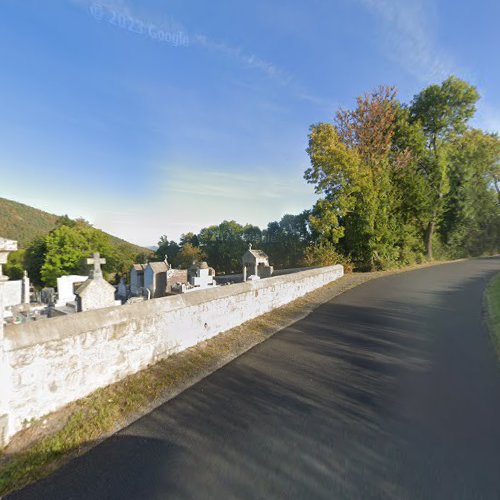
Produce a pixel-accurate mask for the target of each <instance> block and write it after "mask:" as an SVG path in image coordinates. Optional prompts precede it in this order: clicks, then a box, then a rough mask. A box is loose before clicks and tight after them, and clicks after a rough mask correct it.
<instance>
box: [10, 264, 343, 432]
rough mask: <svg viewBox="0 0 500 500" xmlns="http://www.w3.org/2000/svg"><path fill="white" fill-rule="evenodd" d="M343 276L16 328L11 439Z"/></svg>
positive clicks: (301, 275)
mask: <svg viewBox="0 0 500 500" xmlns="http://www.w3.org/2000/svg"><path fill="white" fill-rule="evenodd" d="M342 275H343V268H342V266H331V267H325V268H319V269H311V270H306V271H301V272H298V273H296V274H290V275H286V276H277V277H272V278H268V279H265V280H260V281H254V282H247V283H239V284H236V285H232V286H226V287H217V288H213V289H207V290H200V291H199V292H197V293H190V294H185V295H176V296H171V297H164V298H160V299H156V300H151V301H148V302H142V303H138V304H131V305H126V306H120V307H110V308H107V309H100V310H96V311H87V312H83V313H79V314H73V315H69V316H64V317H58V318H53V319H50V320H45V321H37V322H31V323H24V324H21V325H9V326H7V327H6V328H5V332H4V363H6V365H7V366H6V367H5V368H6V369H7V370H8V376H7V378H6V380H7V382H8V387H2V390H3V391H4V393H3V396H5V397H6V398H7V407H8V430H7V435H8V436H7V437H8V438H9V437H11V436H12V435H13V434H14V433H16V432H17V431H19V430H21V429H22V428H23V421H25V420H29V419H31V418H38V417H41V416H43V415H46V414H47V413H49V412H51V411H54V410H57V409H58V408H61V407H62V406H64V405H65V404H67V403H69V402H71V401H75V400H77V399H79V398H82V397H84V396H86V395H88V394H89V393H91V392H92V391H94V390H95V389H97V388H99V387H103V386H106V385H109V384H111V383H113V382H116V381H118V380H120V379H122V378H124V377H126V376H127V375H130V374H132V373H135V372H137V371H139V370H141V369H143V368H146V367H147V366H148V365H150V364H152V363H155V362H156V361H158V360H160V359H162V358H165V357H168V356H170V355H171V354H174V353H177V352H180V351H182V350H184V349H187V348H188V347H191V346H194V345H195V344H197V343H199V342H201V341H203V340H206V339H209V338H211V337H214V336H215V335H217V334H219V333H222V332H224V331H226V330H229V329H231V328H233V327H235V326H237V325H240V324H241V323H243V322H245V321H248V320H250V319H252V318H255V317H257V316H259V315H261V314H264V313H266V312H269V311H271V310H272V309H274V308H276V307H280V306H282V305H284V304H287V303H288V302H291V301H292V300H294V299H296V298H298V297H301V296H302V295H304V294H306V293H308V292H310V291H312V290H315V289H317V288H320V287H321V286H323V285H326V284H327V283H330V282H332V281H334V280H336V279H338V278H340V277H341V276H342Z"/></svg>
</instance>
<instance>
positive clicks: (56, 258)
mask: <svg viewBox="0 0 500 500" xmlns="http://www.w3.org/2000/svg"><path fill="white" fill-rule="evenodd" d="M45 245H46V253H45V256H44V262H43V265H42V269H41V277H42V280H43V282H44V283H45V284H46V285H47V286H56V280H57V278H58V277H59V276H62V275H64V274H81V273H86V272H87V269H88V268H87V266H86V264H85V263H84V259H85V258H86V257H89V256H90V255H91V254H92V253H94V252H99V253H100V254H101V256H102V257H104V258H105V259H106V264H105V265H104V268H103V269H104V271H107V272H108V273H109V272H110V271H113V270H115V269H116V267H117V265H118V264H119V260H118V258H117V255H116V253H115V250H114V249H113V247H112V246H111V244H110V241H109V236H108V235H107V234H105V233H103V232H102V231H99V230H98V229H94V228H92V227H90V226H88V225H86V224H85V223H78V224H76V225H70V226H68V225H64V224H62V225H59V226H58V227H57V228H56V229H54V230H53V231H51V232H50V233H49V235H48V236H47V237H46V238H45Z"/></svg>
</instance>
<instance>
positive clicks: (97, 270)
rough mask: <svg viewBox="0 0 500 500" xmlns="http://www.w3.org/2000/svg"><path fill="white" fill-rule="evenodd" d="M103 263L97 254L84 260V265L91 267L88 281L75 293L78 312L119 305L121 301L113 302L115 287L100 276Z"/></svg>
mask: <svg viewBox="0 0 500 500" xmlns="http://www.w3.org/2000/svg"><path fill="white" fill-rule="evenodd" d="M105 263H106V259H101V257H100V255H99V254H98V253H95V254H94V255H93V257H92V258H90V259H87V260H86V264H87V265H88V266H93V267H92V269H91V271H90V277H89V279H88V280H87V281H85V283H83V284H82V285H80V286H79V287H78V289H77V290H76V292H75V293H76V303H77V311H78V312H82V311H90V310H93V309H102V308H104V307H111V306H115V305H119V304H121V301H119V300H115V287H114V286H113V285H111V284H110V283H108V282H107V281H106V280H105V279H104V278H103V276H102V270H101V264H105Z"/></svg>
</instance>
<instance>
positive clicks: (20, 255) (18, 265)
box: [3, 250, 26, 280]
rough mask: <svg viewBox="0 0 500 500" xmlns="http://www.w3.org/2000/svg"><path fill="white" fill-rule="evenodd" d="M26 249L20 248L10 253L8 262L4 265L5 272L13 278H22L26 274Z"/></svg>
mask: <svg viewBox="0 0 500 500" xmlns="http://www.w3.org/2000/svg"><path fill="white" fill-rule="evenodd" d="M25 253H26V250H18V251H17V252H12V253H11V254H9V257H8V259H7V264H5V266H4V267H3V271H4V274H6V275H7V276H8V277H9V279H11V280H20V279H21V278H22V277H23V275H24V254H25Z"/></svg>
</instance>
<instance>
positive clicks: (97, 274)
mask: <svg viewBox="0 0 500 500" xmlns="http://www.w3.org/2000/svg"><path fill="white" fill-rule="evenodd" d="M86 262H87V265H88V266H92V265H93V266H94V269H93V271H91V273H90V277H91V278H94V279H95V278H102V269H101V264H106V259H101V256H100V255H99V252H97V253H94V254H93V255H92V258H90V259H87V261H86Z"/></svg>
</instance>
